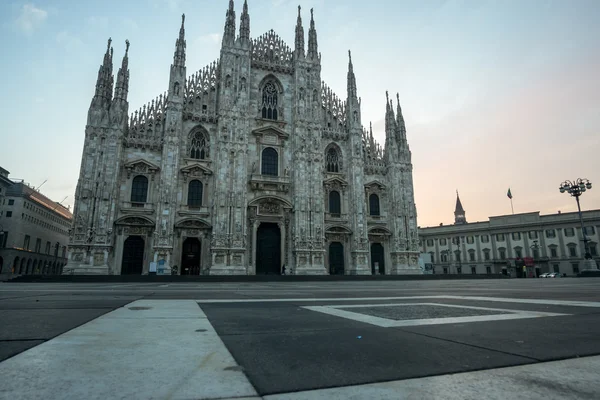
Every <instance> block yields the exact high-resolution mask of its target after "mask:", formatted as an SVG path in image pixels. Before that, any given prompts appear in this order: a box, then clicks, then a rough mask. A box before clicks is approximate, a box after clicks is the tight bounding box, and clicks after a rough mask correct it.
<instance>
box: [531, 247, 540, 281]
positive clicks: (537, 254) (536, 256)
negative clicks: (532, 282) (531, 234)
mask: <svg viewBox="0 0 600 400" xmlns="http://www.w3.org/2000/svg"><path fill="white" fill-rule="evenodd" d="M529 247H530V248H531V252H532V255H533V268H534V270H535V269H537V268H536V267H537V266H538V262H539V259H540V245H539V244H538V241H537V240H534V241H533V244H532V245H531V246H529ZM536 277H537V272H536Z"/></svg>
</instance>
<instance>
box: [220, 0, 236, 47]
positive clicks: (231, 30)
mask: <svg viewBox="0 0 600 400" xmlns="http://www.w3.org/2000/svg"><path fill="white" fill-rule="evenodd" d="M234 42H235V10H234V9H233V0H229V8H228V9H227V13H226V14H225V32H224V33H223V43H224V44H233V43H234Z"/></svg>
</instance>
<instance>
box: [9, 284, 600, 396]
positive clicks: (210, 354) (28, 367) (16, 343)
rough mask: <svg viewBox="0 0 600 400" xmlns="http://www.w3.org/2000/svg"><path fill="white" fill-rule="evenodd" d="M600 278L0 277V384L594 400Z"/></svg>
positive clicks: (107, 391)
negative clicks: (55, 280) (98, 280)
mask: <svg viewBox="0 0 600 400" xmlns="http://www.w3.org/2000/svg"><path fill="white" fill-rule="evenodd" d="M598 289H600V279H595V278H589V279H577V278H573V279H554V280H553V279H531V280H468V281H467V280H458V281H338V282H252V283H217V282H215V283H193V282H187V283H103V284H102V283H77V284H76V283H38V284H34V283H2V284H0V321H1V323H0V360H2V361H1V362H0V377H1V378H0V398H1V399H32V398H46V399H54V398H61V399H81V398H86V399H121V398H122V399H238V400H239V399H244V398H248V399H261V398H263V399H268V400H283V399H286V400H287V399H290V400H292V399H294V400H296V399H307V400H308V399H403V398H410V399H487V398H489V399H506V398H520V399H545V400H548V399H597V398H598V396H599V394H600V382H599V380H598V379H597V377H598V371H599V370H600V318H599V317H600V294H599V290H598Z"/></svg>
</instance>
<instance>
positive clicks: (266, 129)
mask: <svg viewBox="0 0 600 400" xmlns="http://www.w3.org/2000/svg"><path fill="white" fill-rule="evenodd" d="M252 134H254V135H256V136H264V135H277V136H278V137H279V138H282V139H287V138H288V137H289V135H288V134H287V133H286V132H285V131H284V130H283V129H281V128H278V127H277V126H263V127H261V128H257V129H255V130H253V131H252Z"/></svg>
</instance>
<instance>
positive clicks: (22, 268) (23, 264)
mask: <svg viewBox="0 0 600 400" xmlns="http://www.w3.org/2000/svg"><path fill="white" fill-rule="evenodd" d="M25 273H27V260H26V259H25V258H22V259H21V266H20V267H19V275H23V274H25Z"/></svg>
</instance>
